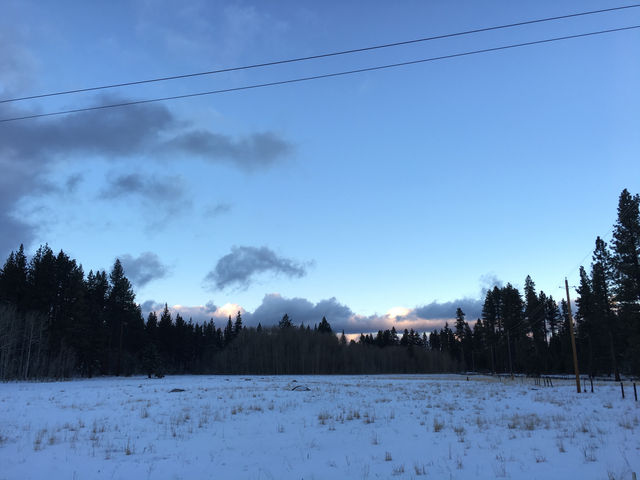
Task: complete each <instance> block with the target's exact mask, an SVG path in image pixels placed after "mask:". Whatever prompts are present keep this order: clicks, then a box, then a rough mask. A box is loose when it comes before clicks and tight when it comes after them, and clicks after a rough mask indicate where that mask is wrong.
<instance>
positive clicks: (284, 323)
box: [278, 313, 293, 330]
mask: <svg viewBox="0 0 640 480" xmlns="http://www.w3.org/2000/svg"><path fill="white" fill-rule="evenodd" d="M278 326H279V327H280V329H281V330H284V329H286V328H291V327H292V326H293V324H292V323H291V319H289V315H287V314H286V313H285V314H284V315H283V317H282V320H280V322H279V323H278Z"/></svg>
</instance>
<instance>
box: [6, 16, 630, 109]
mask: <svg viewBox="0 0 640 480" xmlns="http://www.w3.org/2000/svg"><path fill="white" fill-rule="evenodd" d="M637 7H640V4H633V5H623V6H620V7H612V8H604V9H600V10H591V11H588V12H578V13H570V14H567V15H559V16H555V17H547V18H539V19H535V20H526V21H523V22H517V23H509V24H505V25H496V26H492V27H483V28H477V29H474V30H466V31H463V32H456V33H447V34H443V35H436V36H431V37H423V38H416V39H413V40H404V41H400V42H393V43H385V44H381V45H372V46H369V47H362V48H353V49H349V50H341V51H337V52H328V53H321V54H317V55H310V56H306V57H297V58H290V59H285V60H275V61H271V62H264V63H256V64H252V65H244V66H239V67H229V68H221V69H218V70H209V71H204V72H194V73H186V74H182V75H172V76H166V77H157V78H150V79H146V80H135V81H131V82H122V83H113V84H109V85H100V86H96V87H87V88H76V89H73V90H64V91H59V92H51V93H41V94H37V95H29V96H25V97H17V98H8V99H5V100H0V103H9V102H19V101H22V100H34V99H37V98H45V97H54V96H59V95H70V94H73V93H84V92H93V91H97V90H106V89H110V88H119V87H129V86H133V85H142V84H146V83H155V82H165V81H168V80H179V79H185V78H193V77H199V76H205V75H215V74H218V73H227V72H237V71H240V70H249V69H254V68H262V67H269V66H275V65H284V64H287V63H295V62H304V61H308V60H317V59H320V58H327V57H336V56H339V55H349V54H352V53H361V52H367V51H372V50H379V49H383V48H390V47H398V46H402V45H411V44H415V43H421V42H429V41H432V40H442V39H445V38H453V37H461V36H464V35H471V34H475V33H482V32H490V31H493V30H501V29H505V28H513V27H521V26H524V25H532V24H536V23H544V22H550V21H555V20H565V19H568V18H575V17H582V16H586V15H596V14H601V13H606V12H613V11H619V10H625V9H629V8H637Z"/></svg>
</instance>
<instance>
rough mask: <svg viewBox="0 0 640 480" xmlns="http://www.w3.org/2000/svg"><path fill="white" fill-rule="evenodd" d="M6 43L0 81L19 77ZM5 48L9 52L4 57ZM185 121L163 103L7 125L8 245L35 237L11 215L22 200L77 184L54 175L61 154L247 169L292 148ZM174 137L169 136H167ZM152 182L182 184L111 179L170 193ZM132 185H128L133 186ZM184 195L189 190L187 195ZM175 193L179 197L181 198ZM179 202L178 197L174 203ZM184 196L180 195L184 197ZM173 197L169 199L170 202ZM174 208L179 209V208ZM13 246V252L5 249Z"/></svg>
mask: <svg viewBox="0 0 640 480" xmlns="http://www.w3.org/2000/svg"><path fill="white" fill-rule="evenodd" d="M3 52H4V47H0V88H2V87H3V86H4V87H5V88H7V87H6V86H7V85H9V84H12V82H13V83H15V82H16V81H17V80H15V79H12V78H13V77H10V75H9V74H8V73H7V72H5V71H3V68H1V67H2V65H9V67H11V65H14V67H11V68H15V61H14V60H12V58H13V57H11V58H9V57H7V56H6V55H4V53H6V52H4V53H3ZM3 55H4V56H3ZM125 101H126V99H125V98H122V97H116V96H111V95H102V96H98V97H95V102H94V104H95V105H100V104H109V103H119V102H125ZM33 113H38V112H36V111H31V110H22V109H17V108H14V107H13V106H10V105H9V104H4V105H0V118H11V117H20V116H24V115H29V114H33ZM190 129H191V126H190V125H189V124H187V123H186V122H183V121H180V120H178V119H177V118H176V117H175V115H174V114H173V113H172V112H171V111H170V110H169V109H168V108H167V106H166V105H164V104H143V105H134V106H129V107H125V108H108V109H103V110H98V111H92V112H81V113H75V114H68V115H61V116H56V117H47V118H40V119H30V120H20V121H15V122H8V123H3V124H2V125H0V169H1V170H0V171H2V175H0V177H1V179H0V187H2V188H1V189H0V190H3V191H1V192H0V212H3V213H2V214H0V231H2V232H9V233H8V234H7V235H6V237H5V238H4V239H3V240H2V241H0V244H2V245H4V244H5V243H8V244H15V243H20V242H22V243H25V244H28V243H29V242H31V241H32V240H33V238H34V237H35V233H36V226H35V225H32V224H30V223H29V221H28V219H27V220H16V219H15V218H12V217H11V214H12V213H15V212H16V207H17V205H18V203H19V202H20V201H21V200H22V199H23V198H25V197H34V196H41V195H46V194H50V193H59V192H62V191H66V192H68V191H70V189H73V187H74V186H76V185H77V183H78V181H79V180H80V177H70V178H68V179H67V181H66V182H64V183H63V184H60V185H56V184H54V183H52V182H50V181H47V178H49V177H50V174H51V172H52V171H53V170H54V168H55V165H56V163H57V162H58V161H61V160H64V161H66V162H68V161H70V160H71V161H73V160H77V161H78V162H82V163H83V164H84V163H86V160H87V158H91V157H93V156H97V157H100V158H103V159H107V160H109V161H115V162H117V161H118V160H121V159H128V158H131V157H140V156H144V155H150V156H151V157H155V156H157V155H158V154H159V153H162V154H163V155H164V156H165V157H167V156H168V155H171V157H170V160H174V159H175V158H176V157H177V156H180V155H183V156H184V155H188V156H194V155H195V156H198V157H202V158H204V159H206V160H208V161H216V162H227V163H230V164H232V165H233V166H236V167H238V168H241V169H242V170H245V171H247V170H255V169H259V168H264V167H268V166H270V165H273V164H274V163H276V162H277V161H278V160H280V159H281V158H284V156H285V155H286V154H288V153H289V152H290V151H291V146H290V144H289V143H288V142H287V141H285V140H284V139H282V138H280V137H279V136H278V135H276V134H274V133H270V132H267V133H255V134H249V135H247V136H246V137H242V138H239V139H234V138H232V137H229V136H226V135H221V134H218V133H214V132H211V131H207V130H193V129H191V130H190ZM167 139H168V140H167ZM153 182H155V183H156V184H158V183H162V185H157V186H159V187H167V188H169V189H171V192H173V193H180V195H179V196H178V199H179V200H180V201H182V200H183V194H184V193H185V192H177V189H178V187H177V186H176V185H175V184H173V185H171V184H169V183H167V182H164V181H163V179H160V180H159V179H157V178H156V179H151V180H145V181H143V180H141V179H140V178H138V177H136V176H131V175H125V176H121V177H119V178H117V179H115V180H112V181H111V184H110V187H115V189H116V190H115V191H117V192H119V193H121V194H122V195H125V194H133V193H135V194H137V195H139V196H140V197H141V198H142V197H144V198H153V199H155V200H158V199H162V198H165V199H168V198H169V196H168V195H167V196H164V197H162V196H161V195H159V194H156V193H155V191H154V190H153V189H152V187H153V184H152V183H153ZM126 187H129V188H130V189H129V190H126ZM103 193H104V198H117V195H116V194H115V193H109V192H103ZM181 195H182V196H181ZM174 200H175V199H174ZM174 203H175V202H174ZM178 203H179V202H178ZM168 204H169V203H165V206H167V205H168ZM173 211H174V212H175V209H174V210H173ZM2 253H8V252H1V251H0V254H2Z"/></svg>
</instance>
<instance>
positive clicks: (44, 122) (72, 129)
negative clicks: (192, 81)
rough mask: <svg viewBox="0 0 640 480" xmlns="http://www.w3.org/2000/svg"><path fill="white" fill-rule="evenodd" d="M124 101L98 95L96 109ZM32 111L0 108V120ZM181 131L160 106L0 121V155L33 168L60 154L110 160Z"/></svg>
mask: <svg viewBox="0 0 640 480" xmlns="http://www.w3.org/2000/svg"><path fill="white" fill-rule="evenodd" d="M123 100H124V99H122V98H120V97H113V96H100V97H98V98H97V101H96V102H95V104H96V105H101V104H107V103H118V102H121V101H123ZM30 113H33V112H29V111H19V110H15V109H8V108H3V109H0V114H1V115H2V117H3V118H6V117H12V116H21V115H23V114H30ZM180 127H181V123H180V122H178V121H177V120H176V119H175V117H174V116H173V114H172V113H171V112H170V111H169V109H168V108H167V107H166V106H164V105H162V104H145V105H133V106H131V107H126V108H109V109H105V110H98V111H92V112H81V113H74V114H69V115H62V116H57V117H49V118H42V119H30V120H19V121H15V122H9V123H4V124H3V125H2V127H1V128H0V154H6V153H7V152H11V153H13V155H14V156H16V157H19V158H21V159H23V160H26V161H29V162H33V163H35V164H41V163H43V162H44V163H47V164H49V163H51V162H53V161H54V160H56V159H57V158H59V156H63V157H70V156H78V155H99V156H104V157H106V158H109V159H117V158H121V157H129V156H132V155H139V154H141V153H145V152H146V151H148V150H149V149H150V148H151V147H153V146H155V145H157V144H158V143H159V142H160V140H159V135H160V134H161V133H163V132H171V131H174V130H176V129H178V128H180Z"/></svg>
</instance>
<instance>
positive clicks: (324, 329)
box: [318, 317, 333, 333]
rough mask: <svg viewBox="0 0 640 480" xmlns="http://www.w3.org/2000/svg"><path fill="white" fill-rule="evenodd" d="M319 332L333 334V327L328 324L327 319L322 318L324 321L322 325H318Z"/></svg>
mask: <svg viewBox="0 0 640 480" xmlns="http://www.w3.org/2000/svg"><path fill="white" fill-rule="evenodd" d="M318 332H320V333H333V332H332V330H331V325H330V324H329V322H327V319H326V318H325V317H322V321H320V325H318Z"/></svg>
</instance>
